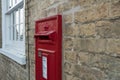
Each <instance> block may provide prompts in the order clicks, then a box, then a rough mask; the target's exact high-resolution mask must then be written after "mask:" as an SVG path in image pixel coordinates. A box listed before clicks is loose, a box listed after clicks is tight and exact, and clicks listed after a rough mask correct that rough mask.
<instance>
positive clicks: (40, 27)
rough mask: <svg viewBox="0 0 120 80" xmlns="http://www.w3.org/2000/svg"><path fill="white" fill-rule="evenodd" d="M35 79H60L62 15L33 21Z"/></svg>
mask: <svg viewBox="0 0 120 80" xmlns="http://www.w3.org/2000/svg"><path fill="white" fill-rule="evenodd" d="M34 37H35V73H36V80H62V16H61V15H55V16H52V17H48V18H44V19H40V20H37V21H35V35H34Z"/></svg>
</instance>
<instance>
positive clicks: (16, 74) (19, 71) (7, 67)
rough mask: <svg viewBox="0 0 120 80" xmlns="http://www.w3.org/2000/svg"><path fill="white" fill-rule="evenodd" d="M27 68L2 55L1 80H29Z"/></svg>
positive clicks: (0, 59) (0, 57)
mask: <svg viewBox="0 0 120 80" xmlns="http://www.w3.org/2000/svg"><path fill="white" fill-rule="evenodd" d="M27 76H28V75H27V71H26V66H21V65H19V64H17V63H16V62H14V61H13V60H11V59H9V58H8V57H6V56H4V55H1V54H0V80H28V79H27V78H28V77H27Z"/></svg>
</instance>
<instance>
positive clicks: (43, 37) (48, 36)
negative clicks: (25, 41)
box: [35, 31, 55, 42]
mask: <svg viewBox="0 0 120 80" xmlns="http://www.w3.org/2000/svg"><path fill="white" fill-rule="evenodd" d="M35 37H38V39H39V42H53V41H54V40H55V39H54V38H55V31H41V32H39V34H35Z"/></svg>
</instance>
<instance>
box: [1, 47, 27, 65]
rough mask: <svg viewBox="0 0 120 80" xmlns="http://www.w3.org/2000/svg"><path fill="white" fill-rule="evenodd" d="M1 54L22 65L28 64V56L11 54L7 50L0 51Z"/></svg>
mask: <svg viewBox="0 0 120 80" xmlns="http://www.w3.org/2000/svg"><path fill="white" fill-rule="evenodd" d="M0 54H3V55H5V56H7V57H9V58H10V59H12V60H14V61H16V62H17V63H19V64H20V65H25V64H26V56H25V55H20V54H17V52H9V51H7V50H5V49H0Z"/></svg>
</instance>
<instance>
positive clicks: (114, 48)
mask: <svg viewBox="0 0 120 80" xmlns="http://www.w3.org/2000/svg"><path fill="white" fill-rule="evenodd" d="M107 41H108V42H107V46H106V49H107V50H106V51H107V52H110V53H117V54H120V39H108V40H107Z"/></svg>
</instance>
